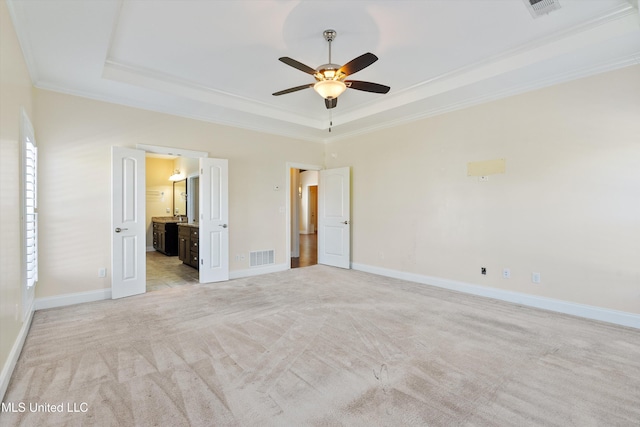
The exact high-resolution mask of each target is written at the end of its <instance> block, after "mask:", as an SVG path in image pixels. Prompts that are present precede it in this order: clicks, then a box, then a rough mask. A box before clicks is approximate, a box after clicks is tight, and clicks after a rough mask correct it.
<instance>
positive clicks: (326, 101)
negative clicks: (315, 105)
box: [324, 98, 338, 110]
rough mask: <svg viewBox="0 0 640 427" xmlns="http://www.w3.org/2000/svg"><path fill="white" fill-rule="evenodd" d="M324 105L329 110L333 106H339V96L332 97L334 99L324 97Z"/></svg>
mask: <svg viewBox="0 0 640 427" xmlns="http://www.w3.org/2000/svg"><path fill="white" fill-rule="evenodd" d="M324 106H325V107H327V110H330V109H332V108H336V107H337V106H338V98H332V99H327V98H325V99H324Z"/></svg>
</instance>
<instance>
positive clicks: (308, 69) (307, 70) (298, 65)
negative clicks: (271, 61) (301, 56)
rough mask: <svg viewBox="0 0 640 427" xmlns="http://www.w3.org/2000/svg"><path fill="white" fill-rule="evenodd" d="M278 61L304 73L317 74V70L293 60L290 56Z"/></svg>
mask: <svg viewBox="0 0 640 427" xmlns="http://www.w3.org/2000/svg"><path fill="white" fill-rule="evenodd" d="M278 59H279V60H280V61H282V62H284V63H285V64H287V65H289V66H291V67H293V68H297V69H298V70H300V71H304V72H305V73H307V74H315V73H316V70H314V69H313V68H311V67H309V66H308V65H304V64H303V63H302V62H298V61H296V60H295V59H291V58H289V57H288V56H283V57H282V58H278Z"/></svg>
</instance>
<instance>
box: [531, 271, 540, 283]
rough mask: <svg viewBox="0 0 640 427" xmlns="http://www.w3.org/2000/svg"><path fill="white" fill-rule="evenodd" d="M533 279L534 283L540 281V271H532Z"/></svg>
mask: <svg viewBox="0 0 640 427" xmlns="http://www.w3.org/2000/svg"><path fill="white" fill-rule="evenodd" d="M531 281H532V282H533V283H540V273H531Z"/></svg>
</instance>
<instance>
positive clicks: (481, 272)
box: [480, 267, 487, 276]
mask: <svg viewBox="0 0 640 427" xmlns="http://www.w3.org/2000/svg"><path fill="white" fill-rule="evenodd" d="M480 274H484V275H485V276H486V275H487V268H486V267H480Z"/></svg>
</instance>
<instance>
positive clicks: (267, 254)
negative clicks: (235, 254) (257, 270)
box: [249, 249, 276, 267]
mask: <svg viewBox="0 0 640 427" xmlns="http://www.w3.org/2000/svg"><path fill="white" fill-rule="evenodd" d="M275 262H276V261H275V251H274V250H273V249H270V250H268V251H256V252H249V267H260V266H262V265H269V264H275Z"/></svg>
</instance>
